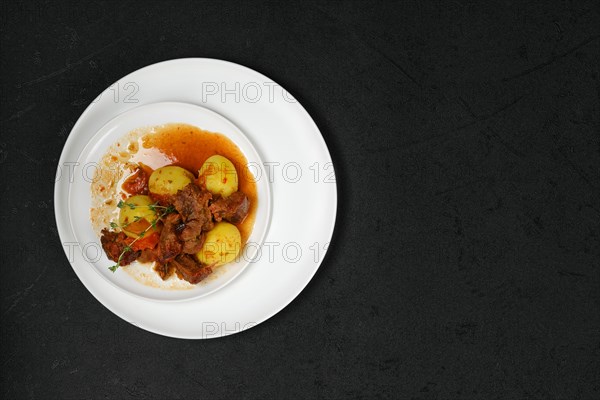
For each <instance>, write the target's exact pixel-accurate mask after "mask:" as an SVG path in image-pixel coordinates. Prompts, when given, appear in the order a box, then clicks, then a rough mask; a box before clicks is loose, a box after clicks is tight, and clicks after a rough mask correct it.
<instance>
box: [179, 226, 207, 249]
mask: <svg viewBox="0 0 600 400" xmlns="http://www.w3.org/2000/svg"><path fill="white" fill-rule="evenodd" d="M179 239H180V240H181V241H182V242H183V250H182V251H181V252H182V253H185V254H195V253H197V252H199V251H200V249H201V248H202V245H203V244H204V235H203V234H202V224H201V223H200V221H198V220H197V219H193V220H191V221H188V222H187V223H185V224H184V226H183V229H182V230H181V232H180V233H179Z"/></svg>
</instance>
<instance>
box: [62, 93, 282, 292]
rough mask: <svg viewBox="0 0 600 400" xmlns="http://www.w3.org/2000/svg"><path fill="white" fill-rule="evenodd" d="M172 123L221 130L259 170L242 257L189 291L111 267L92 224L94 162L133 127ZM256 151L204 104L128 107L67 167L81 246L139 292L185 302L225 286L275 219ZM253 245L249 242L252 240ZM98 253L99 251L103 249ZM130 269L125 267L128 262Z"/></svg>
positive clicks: (112, 277) (106, 275)
mask: <svg viewBox="0 0 600 400" xmlns="http://www.w3.org/2000/svg"><path fill="white" fill-rule="evenodd" d="M171 123H181V124H189V125H193V126H196V127H198V128H201V129H204V130H207V131H211V132H217V133H221V134H223V135H225V136H227V137H228V138H229V139H230V140H231V141H233V143H235V144H236V145H237V146H238V148H239V149H240V150H241V151H242V153H243V154H244V156H245V157H246V160H247V161H248V163H249V164H251V165H252V168H250V171H251V172H252V173H253V174H254V175H255V178H256V179H255V181H256V189H257V197H258V205H257V209H256V217H255V221H254V228H253V230H252V233H251V234H250V237H249V238H248V241H247V245H246V246H245V248H244V249H243V251H242V255H241V256H240V257H238V261H235V262H232V263H229V264H226V265H224V266H222V267H219V269H218V270H217V273H216V274H215V277H214V278H213V279H207V280H206V281H203V282H200V283H199V284H197V285H195V287H194V288H192V289H187V290H167V289H160V288H155V287H151V286H146V285H144V284H142V283H141V282H139V281H137V280H135V279H134V278H133V277H132V276H130V275H129V274H128V273H127V272H125V271H122V270H117V271H116V272H115V273H113V272H111V271H110V270H109V269H108V267H109V266H111V265H113V264H114V262H112V261H110V260H108V258H107V257H106V255H105V254H104V252H103V251H102V247H101V245H100V239H99V238H98V236H97V235H96V233H95V232H94V230H93V229H92V225H91V221H90V207H91V204H92V198H91V179H90V177H91V176H93V171H94V168H95V166H96V165H98V164H99V162H100V159H101V158H102V156H103V155H104V154H105V153H106V152H107V150H108V148H109V147H110V146H111V145H112V144H113V143H115V142H116V141H117V140H118V139H119V138H121V137H122V136H123V135H126V134H127V133H129V132H131V131H132V130H134V129H139V128H144V127H152V126H158V125H164V124H171ZM264 166H265V164H264V163H263V161H262V159H261V157H260V156H259V154H258V152H257V151H256V149H255V148H254V146H253V145H252V143H251V142H250V140H249V139H248V138H247V137H246V136H245V135H244V134H243V133H242V132H241V130H240V129H238V128H237V127H236V126H235V125H234V124H233V123H232V122H230V121H229V120H227V119H226V118H224V117H223V116H221V115H220V114H217V113H215V112H214V111H211V110H208V109H206V108H204V107H200V106H197V105H192V104H187V103H174V102H166V103H154V104H148V105H143V106H140V107H137V108H134V109H132V110H129V111H126V112H124V113H122V114H120V115H118V116H117V117H115V118H113V119H112V120H110V121H109V122H108V123H106V125H104V126H103V127H102V128H101V129H100V130H99V131H98V132H97V133H96V134H95V135H94V137H93V138H92V139H91V140H90V142H89V143H88V144H87V145H86V147H85V148H84V149H83V151H82V152H81V154H80V155H79V158H78V159H77V161H76V162H75V163H73V164H72V168H71V171H69V179H70V180H71V183H70V185H69V189H70V190H69V196H68V202H69V204H68V206H69V220H70V223H71V228H72V231H73V232H74V234H75V237H76V240H77V243H78V245H79V249H80V251H82V253H83V255H84V258H85V259H86V261H87V262H88V263H89V264H90V265H89V267H90V268H93V269H94V270H95V271H96V272H97V273H98V274H99V275H100V276H101V277H102V278H103V279H106V280H107V281H108V282H110V283H111V284H113V285H114V286H116V287H117V288H119V289H121V290H124V291H125V292H127V293H130V294H132V295H135V296H139V297H142V298H146V299H150V300H156V301H182V300H190V299H195V298H199V297H202V296H206V295H208V294H210V293H212V292H214V291H216V290H218V289H220V288H222V287H224V286H225V285H227V284H228V283H229V282H231V281H232V280H233V279H235V277H236V276H238V275H239V274H240V273H242V271H243V270H244V269H245V268H247V267H248V266H249V265H250V264H252V260H254V259H255V258H256V255H257V252H258V250H259V248H260V246H261V245H262V242H263V240H264V238H265V236H266V233H267V230H268V227H269V222H270V219H271V189H270V186H269V180H268V179H266V176H267V175H266V171H265V168H264ZM248 244H250V245H248ZM99 252H100V253H99ZM124 268H127V267H124Z"/></svg>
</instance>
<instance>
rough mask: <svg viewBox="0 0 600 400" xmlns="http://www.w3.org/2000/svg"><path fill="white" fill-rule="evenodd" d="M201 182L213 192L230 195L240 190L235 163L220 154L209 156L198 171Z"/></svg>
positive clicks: (224, 195) (225, 195)
mask: <svg viewBox="0 0 600 400" xmlns="http://www.w3.org/2000/svg"><path fill="white" fill-rule="evenodd" d="M198 174H199V177H200V182H204V184H205V185H206V190H208V191H209V192H211V193H212V194H219V195H221V196H223V197H229V196H230V195H231V193H233V192H237V190H238V175H237V171H236V170H235V167H234V166H233V163H232V162H231V161H229V160H228V159H227V158H225V157H223V156H219V155H214V156H211V157H209V158H208V159H207V160H206V161H205V162H204V164H202V168H200V171H198Z"/></svg>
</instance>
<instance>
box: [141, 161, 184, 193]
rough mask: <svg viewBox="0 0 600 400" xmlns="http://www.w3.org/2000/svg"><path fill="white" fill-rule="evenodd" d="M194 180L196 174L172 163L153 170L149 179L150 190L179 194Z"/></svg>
mask: <svg viewBox="0 0 600 400" xmlns="http://www.w3.org/2000/svg"><path fill="white" fill-rule="evenodd" d="M193 180H194V175H193V174H192V173H191V172H190V171H188V170H186V169H184V168H181V167H176V166H174V165H170V166H167V167H161V168H159V169H157V170H154V172H152V175H150V179H149V180H148V190H150V192H152V193H155V194H158V195H169V194H177V192H178V191H179V190H181V189H183V188H184V187H186V186H187V185H189V184H190V183H191V182H192V181H193Z"/></svg>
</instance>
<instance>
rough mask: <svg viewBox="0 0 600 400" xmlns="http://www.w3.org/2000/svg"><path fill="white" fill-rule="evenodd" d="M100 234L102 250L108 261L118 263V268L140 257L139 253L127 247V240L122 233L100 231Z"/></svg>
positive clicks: (106, 230)
mask: <svg viewBox="0 0 600 400" xmlns="http://www.w3.org/2000/svg"><path fill="white" fill-rule="evenodd" d="M101 233H102V236H100V243H102V248H103V249H104V252H105V253H106V255H107V256H108V259H109V260H111V261H114V262H118V263H119V265H120V266H125V265H129V264H131V263H132V262H134V261H135V260H136V259H137V258H138V257H139V256H140V254H141V251H134V250H132V249H131V248H130V247H129V245H128V242H127V241H128V239H129V238H128V237H127V235H125V234H124V233H123V232H112V231H109V230H108V229H102V232H101ZM125 249H128V250H125ZM121 254H122V256H121ZM119 258H120V260H119Z"/></svg>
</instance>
